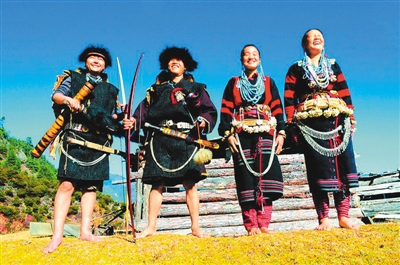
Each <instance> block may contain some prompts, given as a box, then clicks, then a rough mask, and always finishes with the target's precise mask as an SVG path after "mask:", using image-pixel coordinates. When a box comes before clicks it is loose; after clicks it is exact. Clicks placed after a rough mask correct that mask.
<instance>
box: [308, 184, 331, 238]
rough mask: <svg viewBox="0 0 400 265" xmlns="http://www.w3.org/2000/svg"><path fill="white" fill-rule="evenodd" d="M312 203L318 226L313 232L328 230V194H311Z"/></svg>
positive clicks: (329, 226)
mask: <svg viewBox="0 0 400 265" xmlns="http://www.w3.org/2000/svg"><path fill="white" fill-rule="evenodd" d="M312 196H313V201H314V205H315V210H316V211H317V215H318V223H319V224H318V226H317V227H316V228H315V230H320V231H322V230H330V229H331V228H332V225H331V222H330V221H329V197H328V193H327V192H324V191H319V192H313V193H312Z"/></svg>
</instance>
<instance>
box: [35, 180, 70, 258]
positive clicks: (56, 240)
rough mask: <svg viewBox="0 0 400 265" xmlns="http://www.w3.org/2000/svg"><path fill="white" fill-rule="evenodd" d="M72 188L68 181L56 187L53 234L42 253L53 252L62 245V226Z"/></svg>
mask: <svg viewBox="0 0 400 265" xmlns="http://www.w3.org/2000/svg"><path fill="white" fill-rule="evenodd" d="M73 192H74V186H73V185H72V183H71V182H69V181H63V182H61V183H60V186H58V190H57V194H56V197H55V199H54V232H53V237H52V238H51V241H50V243H49V244H48V245H47V246H46V247H45V248H44V249H43V250H42V252H43V253H51V252H54V251H55V250H56V249H57V248H58V246H59V245H60V244H61V243H62V240H63V234H64V224H65V219H66V218H67V214H68V210H69V206H70V204H71V196H72V193H73Z"/></svg>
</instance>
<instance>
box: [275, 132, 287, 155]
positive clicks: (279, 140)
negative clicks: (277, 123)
mask: <svg viewBox="0 0 400 265" xmlns="http://www.w3.org/2000/svg"><path fill="white" fill-rule="evenodd" d="M284 141H285V138H283V136H282V135H280V134H278V135H277V136H276V139H275V145H276V148H275V153H276V154H277V155H279V154H280V153H281V152H282V148H283V142H284Z"/></svg>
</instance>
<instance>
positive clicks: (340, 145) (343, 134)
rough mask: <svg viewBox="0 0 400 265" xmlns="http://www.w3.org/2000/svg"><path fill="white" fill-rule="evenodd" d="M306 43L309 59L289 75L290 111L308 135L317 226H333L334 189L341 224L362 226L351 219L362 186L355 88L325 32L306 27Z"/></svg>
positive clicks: (305, 148)
mask: <svg viewBox="0 0 400 265" xmlns="http://www.w3.org/2000/svg"><path fill="white" fill-rule="evenodd" d="M301 45H302V47H303V49H304V57H303V59H302V60H300V61H298V62H297V63H295V64H293V65H292V66H291V67H290V68H289V70H288V72H287V75H286V82H285V111H286V116H287V121H288V123H289V124H294V125H296V126H298V127H299V129H300V131H301V134H302V136H303V144H302V146H303V151H304V157H305V161H306V169H307V177H308V184H309V186H310V191H311V193H312V195H313V196H312V197H313V200H314V205H315V209H316V211H317V215H318V220H319V225H318V226H317V228H316V229H317V230H330V229H331V224H330V221H329V197H328V192H333V195H334V198H335V206H336V210H337V212H338V219H339V225H340V226H341V227H343V228H348V229H358V228H359V225H358V224H354V223H352V221H351V220H350V219H349V208H350V188H355V187H358V175H357V169H356V164H355V158H354V150H353V142H352V136H351V135H352V133H353V132H354V130H355V124H356V122H355V119H354V116H353V109H354V107H353V104H352V100H351V97H350V90H349V88H348V86H347V82H346V79H345V77H344V74H343V73H342V70H341V69H340V67H339V65H338V63H337V62H336V60H335V59H332V58H328V56H327V55H326V54H325V49H324V45H325V40H324V36H323V34H322V31H321V30H319V29H310V30H308V31H306V33H305V34H304V36H303V38H302V40H301ZM317 102H318V103H317Z"/></svg>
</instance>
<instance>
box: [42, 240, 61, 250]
mask: <svg viewBox="0 0 400 265" xmlns="http://www.w3.org/2000/svg"><path fill="white" fill-rule="evenodd" d="M61 243H62V237H61V238H58V237H53V238H52V239H51V241H50V243H49V244H47V246H46V247H45V248H44V249H43V250H42V252H43V253H45V254H48V253H52V252H54V251H55V250H56V249H57V248H58V246H59V245H60V244H61Z"/></svg>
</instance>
